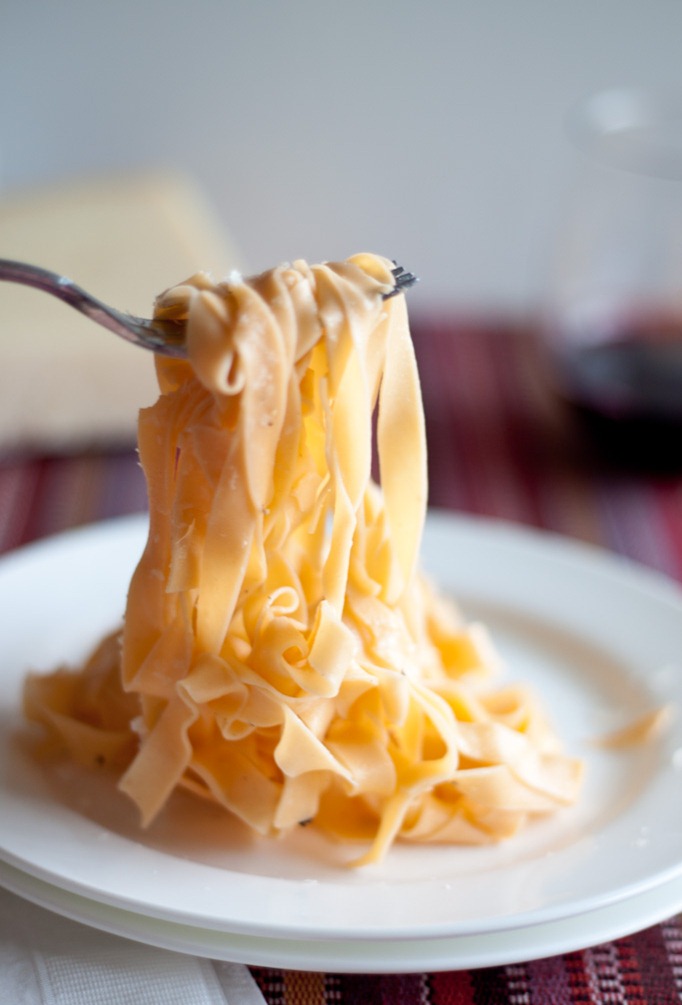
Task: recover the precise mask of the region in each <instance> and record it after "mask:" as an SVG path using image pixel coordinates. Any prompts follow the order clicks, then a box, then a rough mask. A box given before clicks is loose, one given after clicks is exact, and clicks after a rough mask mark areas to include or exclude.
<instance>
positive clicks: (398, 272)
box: [384, 262, 419, 300]
mask: <svg viewBox="0 0 682 1005" xmlns="http://www.w3.org/2000/svg"><path fill="white" fill-rule="evenodd" d="M394 264H395V268H394V269H391V274H392V275H393V277H394V279H395V286H394V287H393V289H392V290H391V292H390V293H384V300H388V298H389V297H395V296H397V295H398V293H402V292H403V290H407V289H409V288H410V286H414V285H415V283H418V282H419V278H418V277H417V276H415V275H414V274H413V273H412V272H406V271H405V269H404V268H403V267H402V265H398V263H397V262H395V263H394Z"/></svg>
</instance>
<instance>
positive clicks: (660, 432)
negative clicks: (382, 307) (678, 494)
mask: <svg viewBox="0 0 682 1005" xmlns="http://www.w3.org/2000/svg"><path fill="white" fill-rule="evenodd" d="M567 128H568V133H569V136H570V138H571V139H572V141H573V142H574V144H575V145H576V147H577V148H578V150H579V151H580V155H581V159H582V164H581V170H580V174H579V177H578V178H577V179H576V183H575V186H574V187H573V190H572V193H571V196H570V198H569V201H568V205H567V207H566V212H565V218H564V220H563V223H562V224H561V226H560V228H559V234H558V237H557V241H556V255H555V256H554V271H553V275H552V277H551V279H550V283H549V302H548V305H547V310H546V313H545V319H544V331H545V334H546V339H547V345H548V348H549V353H550V359H551V362H552V371H553V374H554V380H555V384H556V387H557V389H558V391H559V394H560V396H561V397H562V398H563V400H564V401H566V402H567V403H569V405H570V406H571V409H572V410H573V412H574V413H575V414H576V415H577V416H579V418H580V421H581V424H582V427H583V430H584V431H585V432H586V433H587V435H588V436H589V438H590V440H591V442H592V443H594V444H596V445H597V446H598V447H599V448H600V449H601V450H602V451H604V452H606V453H607V454H608V455H609V456H610V457H611V458H613V459H615V460H617V461H619V462H622V461H625V462H627V463H628V464H631V465H646V466H648V465H654V466H657V467H659V466H662V465H663V466H665V467H671V468H672V467H679V468H682V95H680V94H653V93H648V92H644V91H639V90H635V89H615V90H610V91H604V92H601V93H599V94H596V95H594V96H592V97H590V98H588V99H587V100H585V101H583V102H581V103H580V104H579V105H578V106H576V107H575V108H574V109H573V110H572V111H571V113H570V115H569V117H568V124H567Z"/></svg>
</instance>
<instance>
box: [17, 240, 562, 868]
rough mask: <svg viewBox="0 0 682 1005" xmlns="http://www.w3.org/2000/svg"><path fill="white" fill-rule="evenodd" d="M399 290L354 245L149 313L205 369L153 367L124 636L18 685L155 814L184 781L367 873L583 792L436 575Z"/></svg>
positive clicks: (35, 715)
mask: <svg viewBox="0 0 682 1005" xmlns="http://www.w3.org/2000/svg"><path fill="white" fill-rule="evenodd" d="M392 288H393V276H392V273H391V263H390V262H388V261H387V260H385V259H383V258H380V257H378V256H374V255H359V256H355V257H353V258H350V259H348V260H347V261H345V262H339V263H326V264H324V265H317V266H309V265H307V264H306V263H304V262H302V261H297V262H294V263H293V264H291V265H286V266H281V267H279V268H276V269H273V270H271V271H268V272H265V273H263V274H262V275H259V276H257V277H254V278H251V279H249V280H243V279H241V278H240V277H231V278H230V280H229V281H226V282H214V281H213V280H212V279H211V278H210V277H209V276H208V275H206V274H199V275H196V276H194V277H192V278H191V279H189V280H187V282H185V283H183V284H182V285H180V286H176V287H174V288H172V289H170V290H168V291H166V292H165V293H164V294H162V295H161V296H160V297H159V298H158V300H157V304H156V316H157V317H159V318H165V319H176V320H180V321H185V322H186V327H187V350H188V359H186V360H185V359H183V360H179V359H168V358H162V357H158V358H157V359H156V367H157V376H158V381H159V386H160V392H161V393H160V396H159V399H158V401H157V402H156V404H154V405H153V406H152V407H151V408H149V409H145V410H143V411H142V412H141V415H140V421H139V452H140V460H141V464H142V467H143V469H144V472H145V475H146V478H147V484H148V492H149V510H150V516H149V533H148V540H147V544H146V547H145V550H144V553H143V555H142V556H141V558H140V561H139V564H138V566H137V569H136V571H135V573H134V575H133V578H132V581H131V584H130V590H129V595H128V600H127V606H126V612H125V619H124V624H123V628H122V630H121V631H120V632H116V633H114V634H113V635H112V636H110V637H109V638H108V639H106V640H104V642H103V643H102V645H101V646H100V647H98V650H97V652H96V653H95V654H93V656H92V657H91V659H90V660H89V661H88V663H87V664H86V665H85V667H83V668H79V669H76V670H71V669H60V670H58V671H56V672H55V673H53V674H50V675H47V676H40V675H30V676H29V678H28V679H27V683H26V689H25V707H26V713H27V715H28V716H29V718H32V719H35V720H38V721H40V722H41V723H43V725H45V726H46V727H47V728H48V731H49V732H50V734H51V735H52V736H53V737H56V738H57V739H58V740H59V742H60V743H62V744H64V745H66V747H67V748H68V750H69V751H70V753H71V754H72V755H74V756H76V757H79V758H81V759H82V760H85V761H86V762H90V763H92V762H97V763H99V762H103V761H104V762H106V763H111V764H114V765H116V766H118V767H119V768H120V770H121V772H122V774H121V777H120V782H119V785H120V788H121V789H122V790H123V791H124V792H125V793H127V794H128V796H129V797H130V798H131V799H132V800H134V802H135V803H136V804H137V806H138V807H139V810H140V815H141V820H142V823H143V824H144V825H147V824H149V823H150V821H152V820H153V819H154V818H155V817H156V816H157V814H158V813H159V812H160V810H161V809H162V807H163V806H164V805H165V803H166V801H167V799H168V798H169V796H170V795H171V793H172V792H173V791H174V790H175V789H176V788H177V787H183V788H186V789H189V790H191V791H193V792H195V793H197V794H198V795H200V796H203V797H205V798H208V799H210V800H213V801H215V802H216V803H219V804H220V805H222V806H223V807H225V809H227V810H228V811H229V812H231V813H233V814H235V815H236V816H237V817H239V818H240V819H241V820H242V821H244V822H245V823H246V824H247V825H248V826H249V827H250V828H252V829H253V830H254V831H256V832H258V833H260V834H263V835H269V834H276V833H281V832H286V831H288V830H289V829H291V828H293V827H296V826H298V825H300V824H305V823H308V822H313V823H314V825H316V826H317V827H319V828H321V829H322V830H323V831H324V832H326V833H328V834H330V835H332V836H334V837H335V838H337V839H339V840H343V841H354V842H364V844H365V847H364V849H363V850H362V851H361V852H360V853H359V856H358V857H357V859H356V861H357V863H359V864H367V863H371V862H377V861H379V860H381V858H382V857H383V856H384V855H385V854H386V852H387V850H388V849H389V848H390V846H391V845H392V843H393V842H394V841H395V840H396V839H401V840H406V841H414V842H455V843H485V842H491V841H498V840H500V839H502V838H505V837H508V836H509V835H511V834H513V833H514V832H515V831H517V830H518V828H519V827H521V826H522V825H524V824H525V822H526V821H527V820H528V819H529V818H531V817H534V816H536V815H538V814H546V813H549V812H553V811H555V810H556V809H557V808H558V807H561V806H565V805H568V804H570V803H571V802H573V801H574V800H575V798H576V796H577V793H578V789H579V784H580V775H581V766H580V763H579V762H578V761H576V760H574V759H572V758H570V757H567V756H565V755H564V754H563V753H562V752H561V750H560V749H559V744H558V741H557V739H556V736H555V735H554V733H553V731H552V730H551V729H550V727H549V725H548V722H547V721H546V719H545V717H544V715H543V712H542V710H541V709H540V707H539V706H538V703H537V701H536V700H535V699H534V697H533V696H532V695H531V694H530V693H529V692H528V691H527V690H526V689H524V688H523V687H520V686H516V685H507V686H500V685H499V683H498V681H497V680H496V670H497V664H498V660H497V657H496V655H495V653H494V651H493V647H492V644H491V641H490V639H489V637H488V635H487V632H486V630H485V628H484V626H482V625H479V624H467V623H465V622H464V621H463V620H462V618H461V617H460V615H459V613H458V611H457V610H456V609H455V608H454V607H453V606H452V605H451V604H450V603H449V602H448V601H446V600H445V598H443V597H442V596H440V595H438V593H437V592H436V591H435V590H434V589H433V588H432V586H431V585H430V584H429V583H428V582H427V581H426V579H425V578H424V576H423V575H422V574H421V572H420V570H419V567H418V556H419V547H420V538H421V533H422V528H423V521H424V516H425V510H426V502H427V479H426V453H425V435H424V420H423V412H422V406H421V395H420V388H419V380H418V375H417V368H416V364H415V357H414V352H413V347H412V343H411V340H410V335H409V327H408V322H407V314H406V306H405V301H404V297H403V296H395V297H391V298H390V299H385V294H387V293H389V292H390V291H391V290H392ZM375 413H376V414H375ZM374 429H375V430H376V432H375V437H373V430H374ZM374 438H375V440H376V454H377V457H378V468H379V478H378V480H375V479H374V478H373V477H372V470H373V448H372V444H373V439H374Z"/></svg>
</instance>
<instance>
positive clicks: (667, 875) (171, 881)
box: [0, 515, 682, 942]
mask: <svg viewBox="0 0 682 1005" xmlns="http://www.w3.org/2000/svg"><path fill="white" fill-rule="evenodd" d="M145 526H146V525H145V521H144V519H142V518H133V519H130V518H128V519H124V520H119V521H113V522H111V523H107V524H103V525H99V526H96V527H93V528H89V529H86V530H83V531H79V532H74V533H70V534H67V535H63V536H61V537H58V538H55V539H52V540H50V541H46V542H42V543H40V544H38V545H35V546H32V547H30V548H28V549H25V550H23V551H21V552H18V553H15V554H13V555H10V556H8V557H7V558H5V559H4V561H2V562H0V609H2V610H3V611H5V612H6V616H8V615H9V618H10V619H11V620H10V621H9V623H8V624H7V625H6V628H5V630H4V633H3V639H2V642H0V663H1V665H2V668H3V689H2V695H1V696H0V725H1V727H2V728H1V732H0V737H1V739H0V764H1V765H2V768H1V769H0V772H1V774H0V803H1V804H2V822H1V825H0V831H1V833H0V859H2V860H3V861H4V862H6V863H7V864H8V865H10V866H13V867H14V868H16V869H19V870H20V871H21V872H23V873H26V874H28V875H31V876H33V877H35V878H37V879H38V880H41V881H43V882H46V883H48V884H50V885H52V886H55V887H58V888H59V889H61V890H62V891H65V892H68V893H70V894H76V895H78V896H81V897H84V898H87V899H88V900H90V901H95V902H97V903H99V904H103V905H108V906H110V907H114V908H120V909H122V910H124V911H128V912H130V913H132V914H135V915H139V916H143V917H145V918H147V919H160V920H162V921H165V922H170V923H173V924H175V925H182V926H188V927H196V928H201V929H206V930H215V931H217V932H221V933H228V934H229V935H230V936H231V937H232V936H234V937H237V936H239V937H241V936H249V937H256V938H258V939H261V940H262V939H275V940H276V939H289V940H299V941H301V940H310V939H314V940H323V941H327V942H329V941H343V940H379V941H382V940H383V941H386V940H396V941H397V940H403V939H410V940H426V939H434V938H436V939H444V938H445V939H451V938H453V937H464V936H467V937H468V936H475V935H482V934H495V933H503V932H510V931H512V930H517V929H521V928H524V927H529V926H539V925H542V924H547V923H550V922H556V921H559V920H561V919H568V918H575V917H576V916H579V915H584V914H586V912H589V911H595V910H600V909H602V908H605V907H607V906H608V905H610V904H616V903H617V902H619V901H620V902H622V901H625V900H627V899H628V898H632V897H635V896H639V895H641V894H643V893H645V892H646V891H651V890H653V889H654V888H656V887H659V886H661V885H662V884H664V883H668V882H669V881H670V880H672V879H674V878H675V877H678V876H681V875H682V800H680V798H679V790H680V784H681V782H682V726H681V724H680V721H679V719H678V718H674V719H673V722H672V724H671V726H670V728H669V729H668V731H667V732H666V733H665V735H664V736H662V737H661V738H660V739H659V740H656V741H655V742H652V743H650V744H648V745H646V746H643V747H639V748H635V749H632V750H629V751H620V752H604V751H601V750H599V749H597V748H596V747H594V746H593V745H592V744H591V740H592V739H593V738H594V737H595V736H597V735H599V734H601V733H602V732H603V731H604V730H608V729H611V728H613V727H616V726H618V725H621V724H623V723H625V722H627V721H628V720H630V719H631V718H633V717H634V716H637V715H639V714H640V713H641V712H642V711H643V710H644V709H646V708H650V707H653V706H657V705H660V704H662V703H672V704H674V705H679V704H680V702H681V700H682V671H681V670H680V667H679V664H677V663H676V662H675V661H676V660H679V659H680V654H682V593H681V592H680V591H679V590H678V589H677V588H676V587H675V586H674V585H673V584H670V583H668V582H667V581H665V580H663V579H662V578H661V577H659V576H657V575H655V574H653V573H649V572H646V571H645V570H643V569H640V568H637V567H634V566H632V565H631V564H629V563H626V562H624V561H621V560H619V559H616V558H614V557H611V556H608V555H606V554H603V553H601V552H599V551H597V550H594V549H589V548H586V547H582V546H578V545H575V544H572V543H569V542H567V541H563V540H560V539H557V538H555V537H551V536H549V535H546V534H539V533H535V532H530V531H527V530H523V529H521V528H515V527H513V526H509V525H501V524H498V523H493V522H490V521H485V520H477V519H469V518H459V517H458V518H454V517H452V516H444V515H439V516H436V515H432V516H431V517H430V519H429V522H428V526H427V533H426V537H425V543H424V565H425V566H426V567H427V568H428V569H429V570H430V571H431V573H432V574H433V575H434V577H435V578H436V579H437V580H438V581H439V582H440V583H441V585H442V587H443V588H444V589H446V590H448V591H449V592H452V593H453V594H454V595H455V596H456V597H457V598H458V599H459V600H460V601H461V603H462V606H463V607H464V609H465V611H466V613H467V614H468V615H469V616H475V617H482V618H483V619H484V620H485V621H486V622H487V623H488V624H489V626H490V628H491V630H492V632H493V635H494V637H495V639H496V640H497V643H498V646H499V648H500V649H501V651H502V653H503V655H504V656H505V657H506V659H507V660H508V663H509V676H510V677H513V678H521V679H524V680H527V681H529V682H530V683H531V684H532V685H533V686H534V687H535V688H536V689H537V690H538V691H539V692H540V693H541V695H542V697H543V700H544V702H545V704H546V705H547V706H548V707H549V708H550V709H551V710H552V711H553V713H554V718H555V720H556V723H557V728H558V730H559V732H560V734H561V735H562V736H563V737H564V738H565V741H566V745H567V746H568V748H569V749H570V750H572V751H573V752H575V753H577V754H578V755H581V756H583V757H585V759H586V762H587V782H586V786H585V791H584V793H583V796H582V798H581V800H580V802H579V804H578V805H577V806H576V807H574V808H572V809H570V810H567V811H565V812H563V813H560V814H558V815H557V816H555V817H554V818H552V819H551V820H547V821H544V822H542V823H540V824H537V825H534V826H532V827H531V828H529V829H528V830H527V831H526V832H525V833H523V834H521V835H520V836H518V837H517V838H514V839H513V840H512V841H509V842H507V843H505V844H504V845H502V846H499V847H496V848H483V849H470V848H418V847H412V846H401V847H397V848H395V849H394V850H393V852H392V853H391V855H390V856H389V858H388V860H387V861H386V862H385V863H383V864H382V865H381V866H379V867H374V868H372V869H365V870H361V871H352V870H346V869H344V868H343V867H342V866H341V865H340V863H342V862H343V858H344V854H345V849H343V848H341V847H339V846H336V845H332V844H328V843H327V842H325V841H324V840H322V839H321V838H319V836H317V835H315V834H314V833H313V832H312V831H311V829H306V830H304V831H301V832H300V833H297V834H295V835H293V836H292V838H291V839H286V840H282V841H275V842H273V841H268V840H258V839H252V838H250V837H249V836H248V835H246V834H245V832H244V831H243V830H242V829H241V828H240V827H239V826H237V825H235V824H234V823H232V822H231V821H230V820H229V819H228V818H227V817H226V816H225V815H224V814H222V813H220V812H217V811H216V810H215V809H214V808H212V807H210V806H205V805H203V804H196V803H194V802H191V801H190V800H189V797H183V798H178V799H176V800H174V801H173V802H172V804H171V806H170V807H169V809H168V811H167V812H166V813H164V815H163V816H162V817H161V818H160V819H159V820H158V821H157V822H156V823H155V824H154V826H153V827H152V828H150V830H149V831H148V832H146V833H141V832H140V831H139V829H138V827H137V823H136V819H135V816H134V813H133V812H132V810H131V808H130V807H129V806H128V805H127V803H126V802H125V800H124V799H123V798H122V797H120V796H118V794H117V793H116V792H115V790H114V789H113V788H112V787H111V786H109V785H107V784H106V783H105V782H103V781H101V780H98V779H94V780H93V778H92V777H91V776H83V775H82V774H80V773H79V772H77V771H76V770H75V769H72V768H70V767H69V766H68V765H67V766H65V765H59V766H56V767H55V769H54V770H53V771H51V772H46V771H45V770H41V769H39V768H38V767H37V766H36V765H35V764H34V763H33V762H32V761H31V760H30V759H29V758H27V757H26V756H25V754H24V753H23V750H22V747H21V744H20V743H18V742H17V739H16V735H15V734H16V730H15V729H14V727H17V726H19V724H20V721H21V714H20V691H21V682H22V679H23V676H24V673H25V671H26V669H27V667H33V668H36V667H37V668H40V669H51V668H52V667H53V666H55V665H56V664H58V663H60V662H62V661H63V660H65V659H73V660H77V659H79V658H80V657H81V656H82V655H83V654H84V652H85V651H86V649H87V648H88V647H89V646H90V645H91V644H92V643H93V642H95V641H96V640H97V638H98V637H99V636H100V635H101V633H102V632H103V631H105V630H107V629H109V628H110V627H113V626H115V624H116V622H117V620H118V618H119V617H120V615H121V613H122V610H123V606H124V598H125V591H126V587H127V583H128V579H129V576H130V572H131V570H132V567H133V565H134V564H135V562H136V560H137V557H138V555H139V553H140V551H141V548H142V545H143V541H144V535H145ZM189 807H191V812H187V810H188V808H189Z"/></svg>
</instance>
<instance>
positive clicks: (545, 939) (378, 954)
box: [0, 862, 682, 974]
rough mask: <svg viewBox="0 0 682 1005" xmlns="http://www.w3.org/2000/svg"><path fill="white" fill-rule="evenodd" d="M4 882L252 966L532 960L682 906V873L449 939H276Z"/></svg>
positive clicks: (21, 877)
mask: <svg viewBox="0 0 682 1005" xmlns="http://www.w3.org/2000/svg"><path fill="white" fill-rule="evenodd" d="M0 885H3V886H5V887H6V888H7V889H8V890H11V891H12V892H14V893H17V894H19V895H20V896H21V897H24V898H25V899H26V900H30V901H32V902H33V903H34V904H38V905H40V906H41V907H46V908H48V909H49V910H51V911H55V912H56V913H57V914H59V915H61V916H63V917H66V918H71V919H72V920H74V921H80V922H82V923H83V924H86V925H90V926H92V927H93V928H97V929H99V930H100V931H104V932H109V933H110V934H111V935H118V936H123V937H124V938H128V939H133V940H135V941H136V942H141V943H144V944H145V945H148V946H156V947H158V948H160V949H170V950H172V951H175V952H180V953H191V954H192V955H193V956H205V957H207V958H208V959H212V960H228V961H230V962H232V963H246V964H249V965H251V966H262V967H281V968H283V969H287V970H313V971H332V972H335V973H363V974H373V973H379V974H390V973H402V974H406V973H420V972H422V971H425V972H430V973H434V972H435V971H438V970H471V969H474V968H477V967H497V966H503V965H505V964H509V963H524V962H527V961H528V960H539V959H543V958H545V957H548V956H557V955H559V954H560V953H570V952H573V951H574V950H579V949H585V948H586V947H587V946H595V945H598V944H599V943H602V942H608V941H611V940H612V939H620V938H623V937H625V936H627V935H631V934H632V933H633V932H638V931H642V929H644V928H648V927H649V926H650V925H655V924H657V923H658V922H660V921H664V920H665V919H666V918H671V917H672V916H673V915H674V914H676V913H677V912H678V911H679V910H682V877H678V878H677V879H672V880H670V881H669V882H667V883H663V884H661V885H659V886H655V887H653V888H652V889H651V890H645V891H644V892H643V893H639V894H635V895H634V896H632V897H630V898H628V899H626V900H623V901H620V902H619V903H617V904H609V905H608V906H607V907H602V908H598V909H597V910H595V911H588V912H587V913H586V914H576V915H574V916H573V917H570V918H562V919H560V920H558V921H549V922H547V923H546V924H540V925H530V926H528V927H527V928H516V929H510V930H509V931H506V932H488V933H481V934H480V935H459V936H457V935H455V936H452V937H451V938H441V939H395V940H393V939H385V940H383V939H381V940H377V939H369V940H367V939H350V938H349V939H341V940H333V939H330V940H325V939H321V940H317V941H316V940H314V939H310V940H307V941H305V940H300V939H269V938H267V937H264V938H259V937H258V936H253V935H238V934H233V933H230V932H218V931H216V930H215V929H211V928H201V927H199V926H193V925H181V924H177V923H175V922H172V921H162V920H160V919H158V918H150V917H147V916H145V915H143V914H135V913H134V912H130V911H123V910H121V909H120V908H117V907H110V906H109V905H108V904H102V903H99V902H98V901H95V900H89V899H88V898H87V897H80V896H78V895H77V894H75V893H69V892H68V891H67V890H60V889H59V888H58V887H56V886H51V885H50V884H49V883H44V882H43V881H42V880H39V879H36V878H35V877H34V876H30V875H29V874H28V873H22V872H20V871H19V870H18V869H13V868H12V866H10V865H6V864H5V863H3V862H0Z"/></svg>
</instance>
